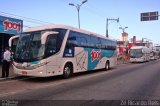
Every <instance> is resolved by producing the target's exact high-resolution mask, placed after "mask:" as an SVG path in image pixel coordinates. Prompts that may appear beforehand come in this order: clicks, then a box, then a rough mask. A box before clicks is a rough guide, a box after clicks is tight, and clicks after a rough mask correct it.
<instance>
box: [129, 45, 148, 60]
mask: <svg viewBox="0 0 160 106" xmlns="http://www.w3.org/2000/svg"><path fill="white" fill-rule="evenodd" d="M129 52H130V53H129V55H130V62H146V61H150V54H151V49H150V48H148V47H145V46H133V47H131V48H130V50H129Z"/></svg>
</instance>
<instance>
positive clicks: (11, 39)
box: [8, 35, 19, 48]
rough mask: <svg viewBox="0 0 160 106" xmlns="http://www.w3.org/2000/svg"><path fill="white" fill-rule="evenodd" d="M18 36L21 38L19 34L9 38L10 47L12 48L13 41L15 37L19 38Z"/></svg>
mask: <svg viewBox="0 0 160 106" xmlns="http://www.w3.org/2000/svg"><path fill="white" fill-rule="evenodd" d="M17 38H19V36H18V35H16V36H12V37H11V38H10V39H9V42H8V43H9V44H8V45H9V48H11V47H12V41H13V40H14V39H17Z"/></svg>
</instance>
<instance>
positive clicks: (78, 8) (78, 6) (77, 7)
mask: <svg viewBox="0 0 160 106" xmlns="http://www.w3.org/2000/svg"><path fill="white" fill-rule="evenodd" d="M86 2H87V0H84V1H82V3H81V4H76V5H75V4H73V3H69V5H70V6H75V7H76V9H77V12H78V26H79V29H80V15H79V11H80V7H81V6H82V4H84V3H86Z"/></svg>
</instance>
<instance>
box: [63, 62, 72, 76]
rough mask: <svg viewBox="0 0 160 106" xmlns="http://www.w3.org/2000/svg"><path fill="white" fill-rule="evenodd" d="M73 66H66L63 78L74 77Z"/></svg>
mask: <svg viewBox="0 0 160 106" xmlns="http://www.w3.org/2000/svg"><path fill="white" fill-rule="evenodd" d="M72 70H73V68H72V66H71V65H70V64H66V65H65V67H64V69H63V78H69V77H71V75H72Z"/></svg>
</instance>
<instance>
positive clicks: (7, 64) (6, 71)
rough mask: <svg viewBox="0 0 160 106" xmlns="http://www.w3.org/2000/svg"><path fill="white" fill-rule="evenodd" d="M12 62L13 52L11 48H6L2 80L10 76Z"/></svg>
mask: <svg viewBox="0 0 160 106" xmlns="http://www.w3.org/2000/svg"><path fill="white" fill-rule="evenodd" d="M10 62H11V52H10V51H9V48H8V47H6V48H5V52H4V53H3V63H2V78H5V77H8V76H9V67H10Z"/></svg>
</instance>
